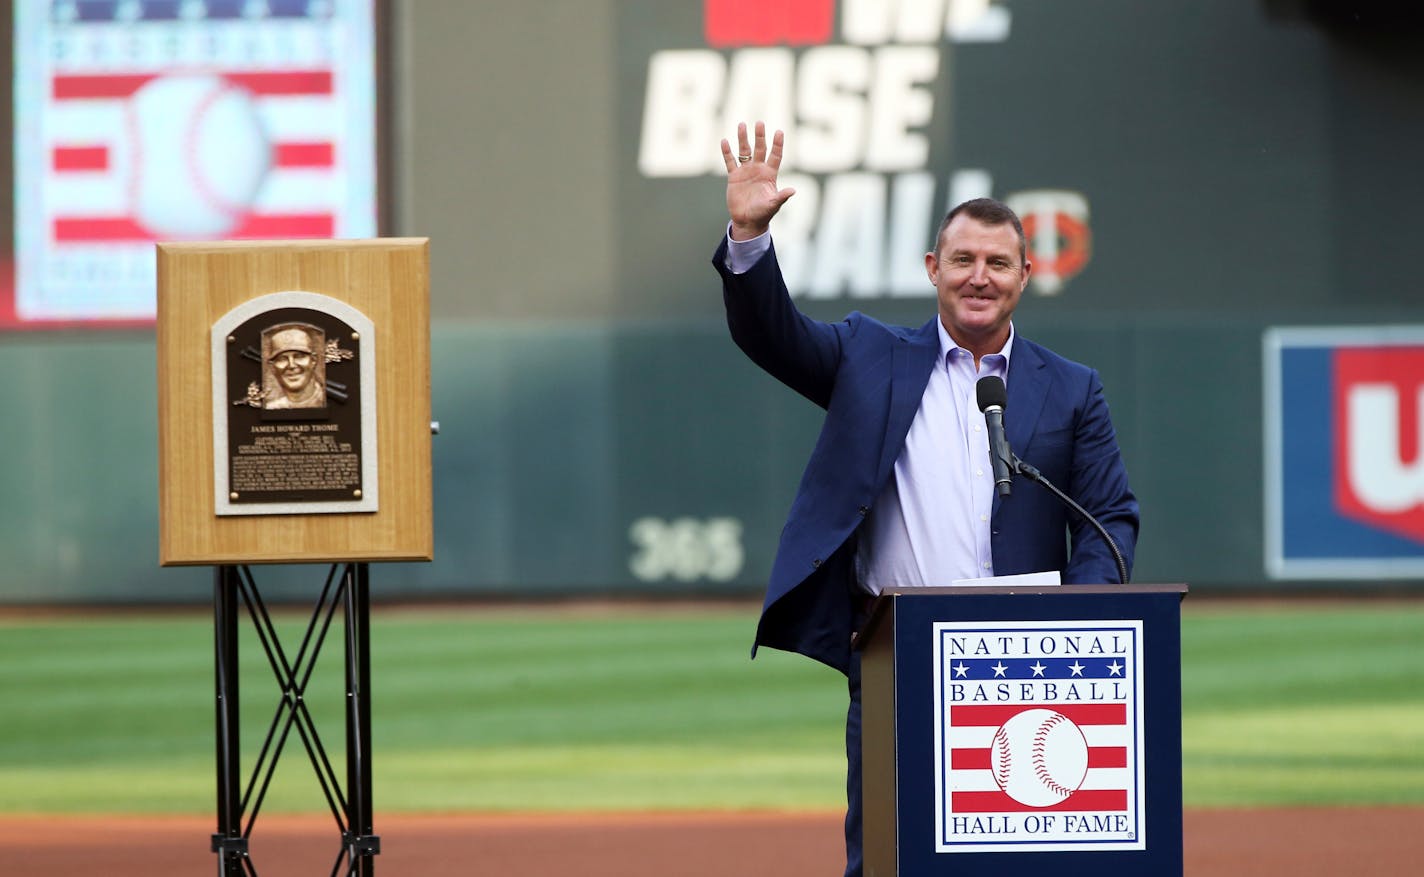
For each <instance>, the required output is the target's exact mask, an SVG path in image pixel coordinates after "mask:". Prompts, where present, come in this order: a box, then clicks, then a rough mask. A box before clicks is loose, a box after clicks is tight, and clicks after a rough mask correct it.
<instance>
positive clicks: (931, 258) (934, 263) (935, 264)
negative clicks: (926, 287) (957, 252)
mask: <svg viewBox="0 0 1424 877" xmlns="http://www.w3.org/2000/svg"><path fill="white" fill-rule="evenodd" d="M938 271H939V259H938V257H936V256H935V254H934V253H925V274H926V275H927V276H928V277H929V279H930V283H931V284H933V285H935V286H938V285H939V280H938V278H937V276H936V275H937V272H938Z"/></svg>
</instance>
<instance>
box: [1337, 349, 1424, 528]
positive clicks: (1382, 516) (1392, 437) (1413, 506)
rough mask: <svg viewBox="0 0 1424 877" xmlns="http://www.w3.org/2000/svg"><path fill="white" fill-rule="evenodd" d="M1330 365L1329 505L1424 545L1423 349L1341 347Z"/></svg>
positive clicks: (1356, 518) (1351, 516)
mask: <svg viewBox="0 0 1424 877" xmlns="http://www.w3.org/2000/svg"><path fill="white" fill-rule="evenodd" d="M1334 360H1335V368H1334V387H1333V395H1334V404H1335V485H1334V487H1335V491H1334V493H1335V503H1336V505H1337V506H1338V507H1339V509H1340V511H1341V513H1343V514H1344V515H1346V516H1347V517H1350V518H1353V519H1355V520H1357V521H1361V522H1363V523H1366V524H1372V525H1374V526H1377V527H1380V528H1381V529H1384V530H1387V531H1389V532H1391V533H1395V534H1398V535H1400V536H1405V537H1407V538H1410V539H1415V540H1419V541H1424V459H1421V457H1420V446H1419V441H1420V434H1421V429H1420V419H1421V417H1424V404H1421V399H1424V347H1358V348H1344V349H1340V350H1336V351H1335V355H1334Z"/></svg>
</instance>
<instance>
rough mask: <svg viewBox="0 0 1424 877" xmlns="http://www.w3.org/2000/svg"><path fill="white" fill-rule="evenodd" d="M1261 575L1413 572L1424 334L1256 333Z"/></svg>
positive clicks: (1418, 559)
mask: <svg viewBox="0 0 1424 877" xmlns="http://www.w3.org/2000/svg"><path fill="white" fill-rule="evenodd" d="M1263 348H1264V363H1263V365H1264V375H1265V387H1264V397H1265V409H1266V410H1265V416H1264V418H1263V420H1264V423H1265V433H1266V435H1265V473H1266V478H1265V482H1266V496H1265V509H1266V569H1267V572H1268V573H1269V574H1270V575H1272V576H1273V577H1276V578H1312V579H1332V578H1344V579H1363V578H1400V577H1408V578H1414V577H1418V576H1420V575H1424V453H1421V451H1424V445H1422V444H1421V442H1424V327H1419V326H1374V327H1370V326H1357V327H1348V328H1344V327H1340V328H1318V329H1307V328H1300V329H1273V330H1270V331H1268V332H1266V334H1265V337H1264V343H1263Z"/></svg>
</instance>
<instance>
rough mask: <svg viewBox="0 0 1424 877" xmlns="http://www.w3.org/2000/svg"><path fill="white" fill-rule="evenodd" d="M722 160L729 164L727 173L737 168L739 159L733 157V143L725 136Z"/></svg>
mask: <svg viewBox="0 0 1424 877" xmlns="http://www.w3.org/2000/svg"><path fill="white" fill-rule="evenodd" d="M722 161H723V163H725V164H726V165H727V173H729V174H730V173H731V172H732V171H734V170H736V169H737V160H736V159H734V158H732V144H730V143H728V142H727V138H725V137H723V138H722Z"/></svg>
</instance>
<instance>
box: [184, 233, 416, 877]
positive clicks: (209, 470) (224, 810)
mask: <svg viewBox="0 0 1424 877" xmlns="http://www.w3.org/2000/svg"><path fill="white" fill-rule="evenodd" d="M428 251H429V246H428V241H427V240H426V239H424V238H387V239H376V240H361V241H337V240H330V241H219V242H192V243H161V244H158V245H157V259H158V326H157V328H158V420H159V423H158V451H159V485H158V492H159V563H160V564H161V565H163V566H172V565H185V564H187V565H197V564H212V565H214V566H215V575H214V587H213V620H214V670H215V672H214V706H215V716H214V718H215V742H216V747H215V749H216V752H215V755H216V762H217V765H216V766H217V770H216V792H217V808H216V809H217V826H216V828H217V830H216V832H215V833H214V834H213V835H212V838H211V841H212V851H213V852H214V853H216V854H217V855H218V873H219V875H221V877H242V875H252V874H256V873H257V871H256V867H255V865H254V864H253V856H252V850H251V843H250V842H251V840H252V838H253V830H254V828H255V826H256V822H257V816H258V814H259V813H260V812H261V809H262V805H263V803H264V801H265V800H266V795H267V791H268V788H269V786H270V784H271V782H272V780H273V777H274V774H275V770H276V766H277V761H278V759H279V758H280V757H281V755H282V753H283V752H284V750H285V749H286V747H287V746H288V744H289V743H293V741H300V745H301V748H303V749H304V750H305V751H306V753H307V756H308V758H309V760H310V761H311V764H312V768H313V772H314V774H315V779H316V781H317V783H318V784H319V785H320V787H321V791H322V793H323V795H324V796H325V798H326V802H327V805H328V806H329V807H330V809H331V812H332V816H333V821H334V823H335V826H336V829H337V833H338V836H337V838H335V843H334V845H333V846H334V847H335V852H334V864H333V866H332V868H331V871H330V873H331V874H332V875H336V874H337V873H341V874H345V875H348V877H370V875H372V874H374V869H375V865H374V862H373V857H374V856H375V855H377V854H378V853H379V852H380V849H381V847H380V837H379V836H378V835H376V833H375V830H374V824H373V821H374V808H373V805H372V794H371V792H372V783H371V754H372V745H371V659H370V581H369V570H368V567H367V564H368V563H369V562H372V561H412V560H430V559H431V557H432V554H433V527H432V502H431V477H430V458H431V448H430V441H431V440H430V436H431V434H432V432H433V424H432V423H431V420H430V317H429V253H428ZM274 563H299V564H313V563H322V564H331V567H330V569H329V571H328V572H327V574H326V579H325V584H324V585H323V586H322V588H321V590H320V592H319V596H318V597H317V599H316V601H315V605H314V607H313V609H312V613H311V616H310V618H309V620H308V622H307V625H306V628H305V630H304V632H303V636H302V638H301V640H300V642H299V644H297V645H296V647H295V648H285V647H284V646H283V644H282V640H281V638H280V637H279V636H278V630H277V627H276V625H275V624H274V623H273V621H272V616H271V613H270V612H269V611H268V609H267V606H266V604H265V602H264V601H263V599H262V595H261V593H260V591H259V589H258V586H257V581H256V578H255V577H254V575H253V573H252V570H251V568H250V565H253V564H274ZM240 606H241V607H243V608H245V609H246V610H247V614H248V616H249V618H250V619H251V621H252V623H253V626H254V627H255V628H256V634H257V638H258V641H259V642H260V644H261V646H262V650H263V652H264V653H265V655H266V657H267V662H268V665H269V666H270V668H271V670H272V673H273V676H274V678H275V681H276V683H277V686H276V689H275V691H273V692H272V700H273V708H272V719H271V721H270V722H269V723H268V724H267V727H266V734H265V737H264V738H263V741H262V743H261V745H260V746H259V747H256V749H257V755H256V758H255V763H254V764H253V765H252V766H251V769H250V773H246V772H244V770H243V764H242V746H241V741H242V733H241V732H242V727H241V725H242V723H241V721H240V718H241V717H240V710H239V692H240V690H241V686H240V685H239V682H240V680H239V662H238V657H239V655H238V651H239V640H238V615H239V607H240ZM338 617H340V618H341V619H342V620H343V622H344V625H343V626H344V628H345V637H344V642H343V643H342V646H343V652H344V663H345V699H344V700H345V710H344V712H345V728H344V731H345V737H346V770H345V777H344V778H343V777H342V776H340V775H339V773H338V771H337V769H336V767H335V766H334V765H333V764H332V758H331V757H330V756H329V754H328V751H327V747H326V746H325V745H324V744H323V742H322V739H321V733H320V730H321V729H320V728H319V727H318V725H317V722H316V721H315V719H314V718H313V715H312V712H311V711H310V710H309V709H308V707H307V696H308V690H307V689H308V684H309V683H310V682H311V680H312V674H313V670H314V668H315V667H316V661H317V657H318V655H319V653H320V651H321V648H322V646H323V645H324V644H325V642H326V641H327V634H328V632H329V630H330V628H331V626H332V622H333V620H334V619H336V618H338ZM294 745H295V744H294ZM343 780H344V782H343ZM258 845H259V846H260V844H258Z"/></svg>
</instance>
